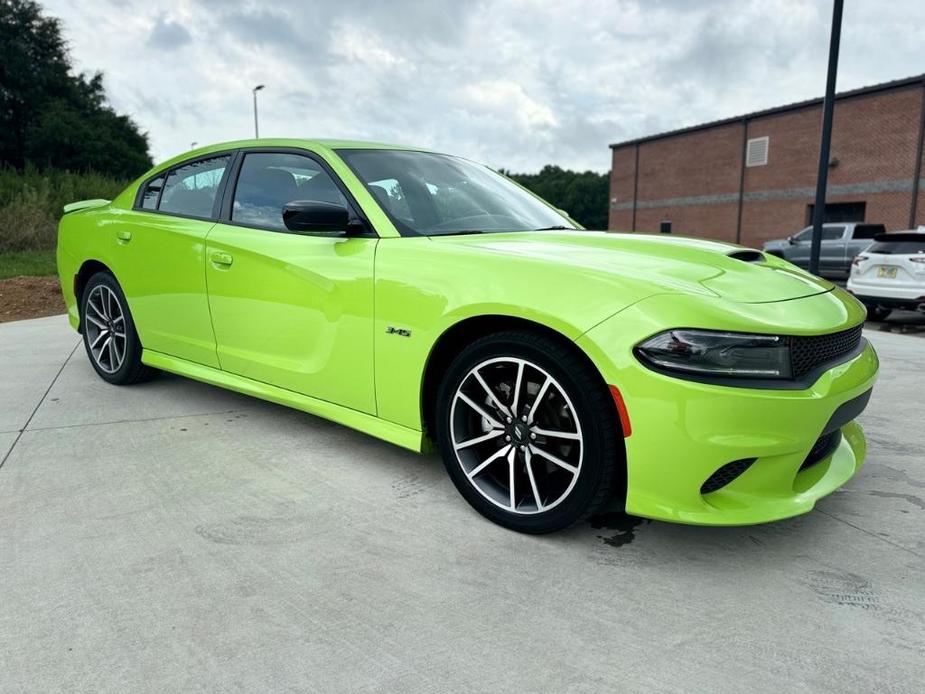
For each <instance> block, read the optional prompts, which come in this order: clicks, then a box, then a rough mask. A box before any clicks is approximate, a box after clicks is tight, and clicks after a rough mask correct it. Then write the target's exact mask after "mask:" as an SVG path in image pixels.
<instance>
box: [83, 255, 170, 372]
mask: <svg viewBox="0 0 925 694" xmlns="http://www.w3.org/2000/svg"><path fill="white" fill-rule="evenodd" d="M80 317H81V318H80V323H81V326H82V328H83V341H84V347H85V348H86V350H87V356H88V357H89V358H90V364H91V365H92V366H93V368H94V370H95V371H96V373H97V374H98V375H99V376H100V378H102V379H103V380H104V381H108V382H109V383H112V384H115V385H129V384H131V383H138V382H139V381H144V380H147V379H149V378H150V377H151V376H152V375H154V373H156V372H155V370H154V369H152V368H150V367H148V366H145V365H144V364H142V363H141V349H142V348H141V342H140V341H139V340H138V333H137V332H136V331H135V323H134V321H132V314H131V312H130V311H129V309H128V303H127V302H126V300H125V295H124V294H123V293H122V288H121V287H120V286H119V283H118V282H116V279H115V277H113V276H112V275H110V274H109V273H108V272H98V273H96V274H95V275H93V276H92V277H91V278H90V279H89V281H88V282H87V285H86V287H85V288H84V292H83V296H82V297H81V311H80Z"/></svg>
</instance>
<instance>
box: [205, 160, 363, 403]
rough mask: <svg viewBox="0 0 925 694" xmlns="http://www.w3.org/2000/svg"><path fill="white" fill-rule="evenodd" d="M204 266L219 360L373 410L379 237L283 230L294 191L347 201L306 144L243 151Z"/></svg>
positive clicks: (300, 196)
mask: <svg viewBox="0 0 925 694" xmlns="http://www.w3.org/2000/svg"><path fill="white" fill-rule="evenodd" d="M235 168H236V170H237V171H236V173H235V176H234V180H235V182H234V184H233V185H229V187H228V189H227V192H226V194H225V202H224V205H223V210H222V220H221V221H220V222H219V223H218V224H216V225H215V227H214V228H213V229H212V231H211V232H210V233H209V237H208V243H207V249H206V257H207V262H206V269H205V275H206V280H207V283H208V290H209V306H210V308H211V313H212V323H213V326H214V328H215V335H216V341H217V347H218V355H219V361H220V364H221V368H222V369H223V370H225V371H228V372H230V373H234V374H237V375H240V376H245V377H247V378H250V379H253V380H256V381H260V382H263V383H269V384H271V385H275V386H278V387H280V388H286V389H288V390H292V391H295V392H298V393H302V394H304V395H310V396H312V397H315V398H320V399H322V400H327V401H329V402H334V403H337V404H339V405H343V406H346V407H350V408H352V409H355V410H360V411H362V412H367V413H371V414H374V413H375V410H376V406H375V396H374V382H373V261H374V258H375V252H376V243H377V242H378V238H376V237H374V236H366V237H347V236H344V235H343V234H338V235H329V236H324V235H305V234H299V233H294V232H291V231H289V230H287V229H286V226H285V224H284V223H283V218H282V211H283V206H284V205H285V204H286V203H288V202H292V201H295V200H314V201H322V202H330V203H337V204H342V205H345V206H347V207H348V209H352V210H353V211H354V214H357V212H356V210H357V209H358V208H357V207H356V205H355V203H354V201H353V200H352V198H349V196H348V194H347V193H346V189H345V188H343V186H342V185H341V184H340V182H339V181H338V180H337V179H336V176H335V175H334V174H333V172H331V171H330V169H329V168H328V167H327V166H326V165H325V164H324V163H323V161H322V160H321V159H319V158H317V157H315V156H314V155H311V154H309V153H308V152H306V151H301V150H274V149H269V150H252V151H245V152H242V153H241V155H239V160H238V162H236V165H235Z"/></svg>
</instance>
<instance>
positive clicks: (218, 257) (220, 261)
mask: <svg viewBox="0 0 925 694" xmlns="http://www.w3.org/2000/svg"><path fill="white" fill-rule="evenodd" d="M233 262H234V258H232V257H231V254H230V253H221V252H215V253H213V254H212V263H213V264H215V265H222V266H224V267H228V266H229V265H231V263H233Z"/></svg>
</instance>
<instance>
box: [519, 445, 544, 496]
mask: <svg viewBox="0 0 925 694" xmlns="http://www.w3.org/2000/svg"><path fill="white" fill-rule="evenodd" d="M524 466H525V467H526V468H527V477H529V478H530V489H532V490H533V500H534V501H535V502H536V509H537V511H542V510H543V501H542V499H541V498H540V491H539V489H537V488H536V477H534V476H533V453H532V452H531V451H530V449H529V448H528V449H527V450H526V451H524Z"/></svg>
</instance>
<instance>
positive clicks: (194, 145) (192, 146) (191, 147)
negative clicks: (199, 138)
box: [189, 142, 199, 149]
mask: <svg viewBox="0 0 925 694" xmlns="http://www.w3.org/2000/svg"><path fill="white" fill-rule="evenodd" d="M198 144H199V143H198V142H190V143H189V148H190V149H196V145H198Z"/></svg>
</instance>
